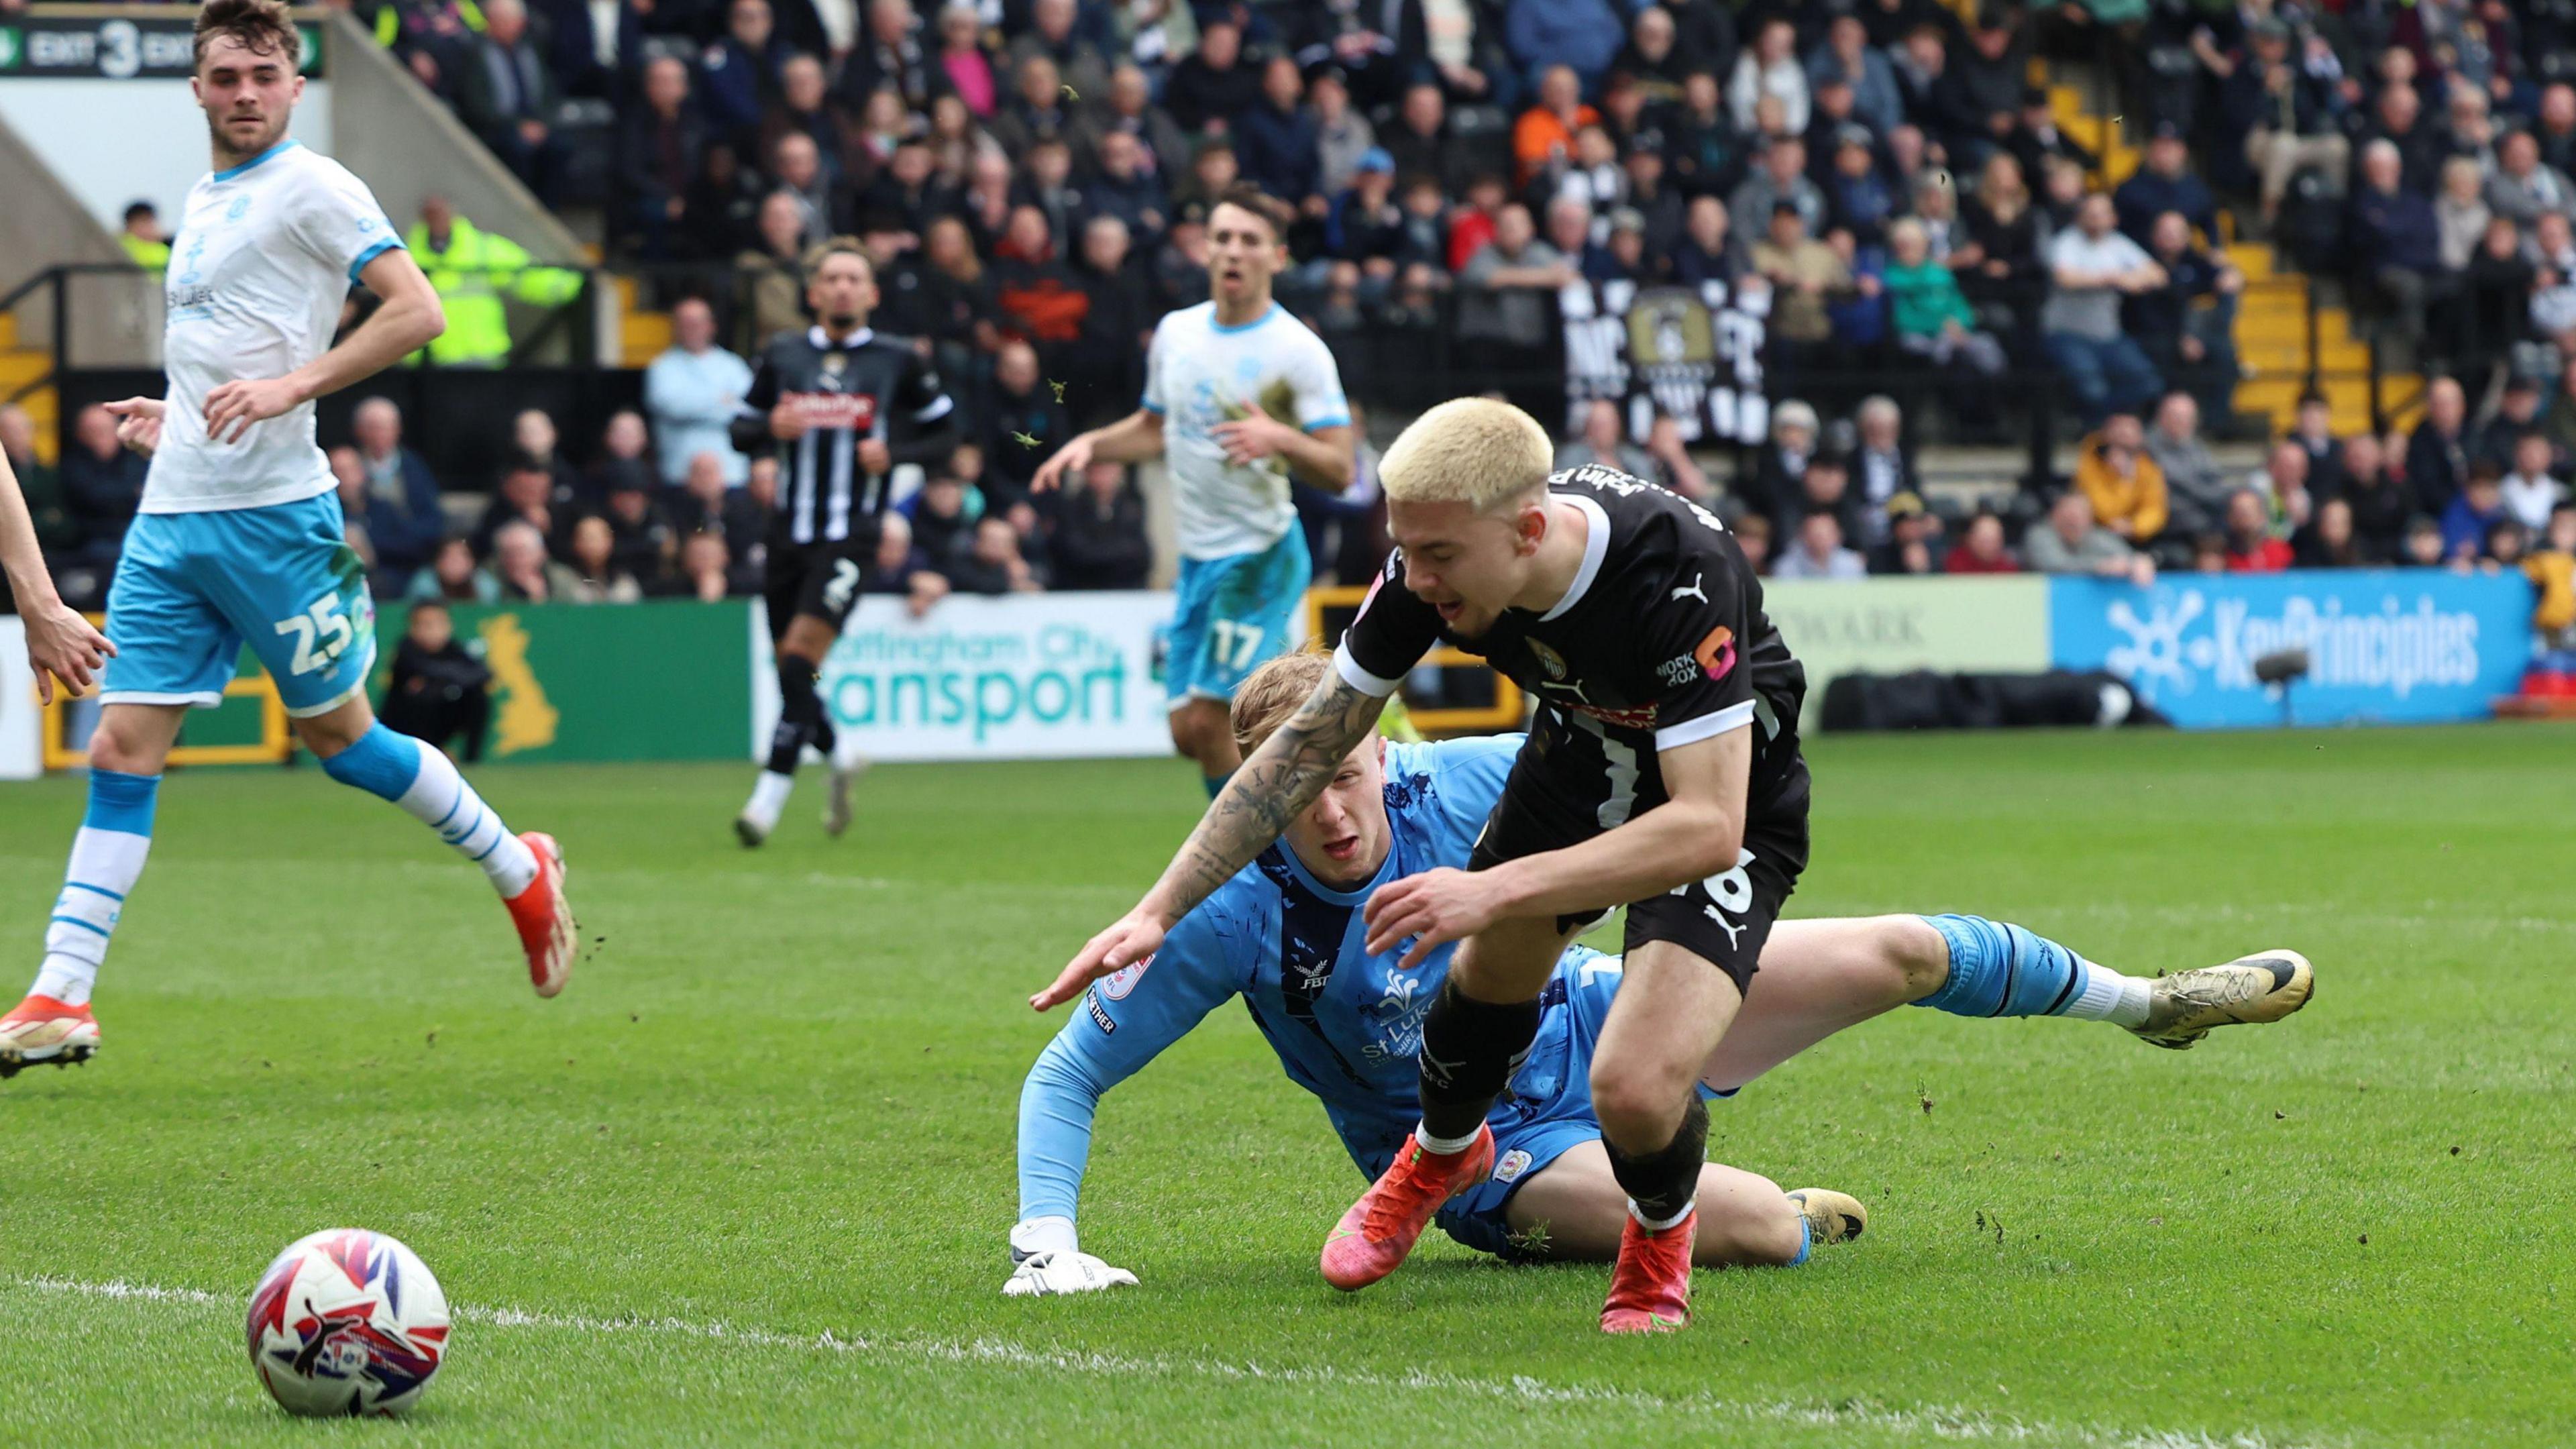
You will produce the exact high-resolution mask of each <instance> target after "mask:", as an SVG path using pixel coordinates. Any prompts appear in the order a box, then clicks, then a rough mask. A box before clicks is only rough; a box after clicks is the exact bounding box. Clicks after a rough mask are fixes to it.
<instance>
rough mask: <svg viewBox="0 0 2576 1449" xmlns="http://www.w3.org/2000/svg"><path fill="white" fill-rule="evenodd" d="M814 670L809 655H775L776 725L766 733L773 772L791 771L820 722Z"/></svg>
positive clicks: (821, 697)
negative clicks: (776, 687)
mask: <svg viewBox="0 0 2576 1449" xmlns="http://www.w3.org/2000/svg"><path fill="white" fill-rule="evenodd" d="M814 680H815V670H814V662H813V661H812V660H810V659H799V658H797V657H796V656H795V655H793V654H781V655H779V656H778V728H777V729H776V730H774V731H772V732H771V733H770V736H769V770H770V773H772V774H776V775H793V774H795V773H796V762H797V760H798V759H799V758H800V757H802V756H803V755H804V753H805V746H806V745H808V744H810V743H811V742H812V741H813V739H814V735H815V728H816V726H818V725H820V724H821V723H822V722H823V696H821V695H819V694H817V693H815V692H814Z"/></svg>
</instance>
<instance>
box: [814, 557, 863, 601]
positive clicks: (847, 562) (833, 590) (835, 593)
mask: <svg viewBox="0 0 2576 1449" xmlns="http://www.w3.org/2000/svg"><path fill="white" fill-rule="evenodd" d="M858 591H859V563H858V560H856V559H847V558H836V559H834V560H832V581H831V582H830V583H828V584H825V585H824V586H823V607H824V608H826V609H829V610H831V611H832V612H833V613H836V614H837V613H839V612H840V611H842V610H843V609H846V608H848V607H850V596H851V595H853V594H855V593H857V592H858Z"/></svg>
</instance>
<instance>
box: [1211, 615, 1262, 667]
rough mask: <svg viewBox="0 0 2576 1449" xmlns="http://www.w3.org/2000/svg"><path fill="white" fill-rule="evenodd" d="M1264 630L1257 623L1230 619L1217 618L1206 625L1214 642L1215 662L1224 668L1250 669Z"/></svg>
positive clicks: (1259, 646)
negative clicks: (1239, 622) (1237, 621)
mask: <svg viewBox="0 0 2576 1449" xmlns="http://www.w3.org/2000/svg"><path fill="white" fill-rule="evenodd" d="M1263 632H1264V630H1263V629H1262V627H1261V626H1260V625H1258V624H1238V623H1236V622H1234V621H1233V620H1232V619H1219V620H1217V621H1216V622H1215V623H1213V624H1211V625H1209V626H1208V633H1209V634H1210V635H1211V636H1213V638H1214V640H1215V644H1216V662H1217V664H1218V666H1219V667H1221V668H1225V669H1250V668H1251V667H1252V658H1253V655H1254V654H1255V653H1257V652H1258V651H1259V650H1260V648H1261V636H1262V634H1263Z"/></svg>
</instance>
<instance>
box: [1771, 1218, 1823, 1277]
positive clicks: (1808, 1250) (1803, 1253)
mask: <svg viewBox="0 0 2576 1449" xmlns="http://www.w3.org/2000/svg"><path fill="white" fill-rule="evenodd" d="M1815 1251H1816V1228H1815V1225H1814V1224H1813V1223H1810V1222H1808V1221H1807V1215H1806V1214H1805V1213H1800V1214H1798V1256H1796V1257H1794V1258H1791V1259H1790V1260H1789V1261H1788V1262H1786V1263H1783V1264H1781V1265H1780V1266H1782V1267H1784V1268H1796V1267H1800V1266H1802V1265H1804V1264H1805V1263H1806V1261H1807V1259H1808V1258H1810V1257H1811V1256H1813V1255H1814V1254H1815Z"/></svg>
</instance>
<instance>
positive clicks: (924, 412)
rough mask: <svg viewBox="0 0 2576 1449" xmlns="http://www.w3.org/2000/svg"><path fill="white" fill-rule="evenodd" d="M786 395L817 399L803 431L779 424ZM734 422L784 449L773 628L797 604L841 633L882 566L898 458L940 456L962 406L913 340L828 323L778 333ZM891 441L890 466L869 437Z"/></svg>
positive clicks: (751, 446) (779, 631)
mask: <svg viewBox="0 0 2576 1449" xmlns="http://www.w3.org/2000/svg"><path fill="white" fill-rule="evenodd" d="M782 401H787V402H793V403H798V404H801V405H802V406H803V407H805V408H806V409H808V411H809V414H810V416H811V418H812V424H811V426H809V427H808V429H807V430H806V431H805V433H804V434H803V435H802V436H800V437H797V438H794V439H780V438H777V437H775V436H773V435H772V433H771V430H770V422H769V417H770V413H771V411H772V410H773V409H775V408H776V407H777V406H778V405H779V404H780V403H781V402H782ZM743 406H744V408H745V409H747V410H748V411H749V412H750V413H751V414H754V416H747V417H744V418H742V419H740V420H738V421H737V422H736V423H735V424H734V445H735V446H736V447H738V448H741V449H742V450H743V451H744V452H746V453H752V454H757V453H760V452H763V451H775V453H776V454H777V457H778V478H779V489H778V511H777V513H776V514H775V515H773V516H772V518H771V519H770V524H769V577H768V583H767V585H766V586H765V587H764V589H763V590H762V592H763V594H764V595H765V596H766V598H767V599H768V602H769V632H770V637H771V638H772V639H777V638H779V637H781V636H782V635H784V634H785V633H786V632H787V625H788V621H790V620H791V619H793V618H795V617H796V616H797V615H800V614H802V615H805V616H807V617H809V618H815V619H821V620H823V621H824V622H825V623H828V624H830V625H831V626H832V628H833V630H834V632H836V633H837V632H838V631H839V629H840V626H841V624H842V622H843V621H844V620H846V619H847V618H848V617H849V614H850V609H851V608H852V606H853V605H855V604H856V603H857V602H858V596H859V590H860V585H861V581H862V579H863V577H864V576H865V575H866V574H867V573H868V572H870V571H872V570H874V569H875V567H876V548H877V530H878V520H879V519H880V518H882V517H883V516H884V514H885V509H886V506H887V504H888V502H889V499H888V498H887V496H886V495H887V491H888V489H889V487H890V486H891V480H890V476H889V475H890V473H891V471H892V469H893V468H894V467H896V466H899V465H901V464H904V463H917V464H920V465H922V466H924V467H936V466H937V465H938V464H939V463H941V462H942V461H944V460H945V459H946V457H947V455H948V453H949V451H950V450H951V449H953V448H954V447H955V446H956V433H955V427H954V424H953V422H952V421H951V419H952V417H953V415H954V413H955V411H956V408H955V404H954V403H953V402H951V401H950V399H949V397H948V394H947V393H946V392H944V391H942V390H941V388H940V382H939V374H938V372H937V370H936V369H934V368H933V367H932V366H931V364H930V362H929V360H928V359H927V358H924V357H923V356H922V355H921V354H920V353H918V352H915V351H913V349H912V343H911V340H910V339H908V338H902V337H890V336H887V335H885V334H883V333H879V332H876V331H874V330H872V329H870V328H867V327H860V328H859V329H858V330H857V331H855V332H852V333H850V334H849V335H848V336H846V337H842V338H840V339H838V340H835V339H834V338H833V337H832V336H831V335H830V334H828V333H826V332H825V331H824V330H823V328H822V327H820V326H814V327H808V328H807V329H805V330H804V331H803V332H786V333H781V334H780V335H778V336H777V337H775V338H773V339H771V341H770V343H769V345H768V346H767V347H765V348H763V349H762V350H761V353H760V357H759V359H758V361H757V362H756V363H754V365H753V369H752V377H751V391H750V392H749V393H748V394H747V395H746V396H745V397H744V398H743ZM870 439H874V440H876V441H877V442H879V443H881V444H883V445H884V447H885V450H886V470H885V471H882V472H871V471H869V469H868V467H867V465H866V463H865V462H864V461H863V460H862V459H861V457H860V451H861V450H860V445H861V444H862V443H864V442H866V441H868V440H870Z"/></svg>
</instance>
